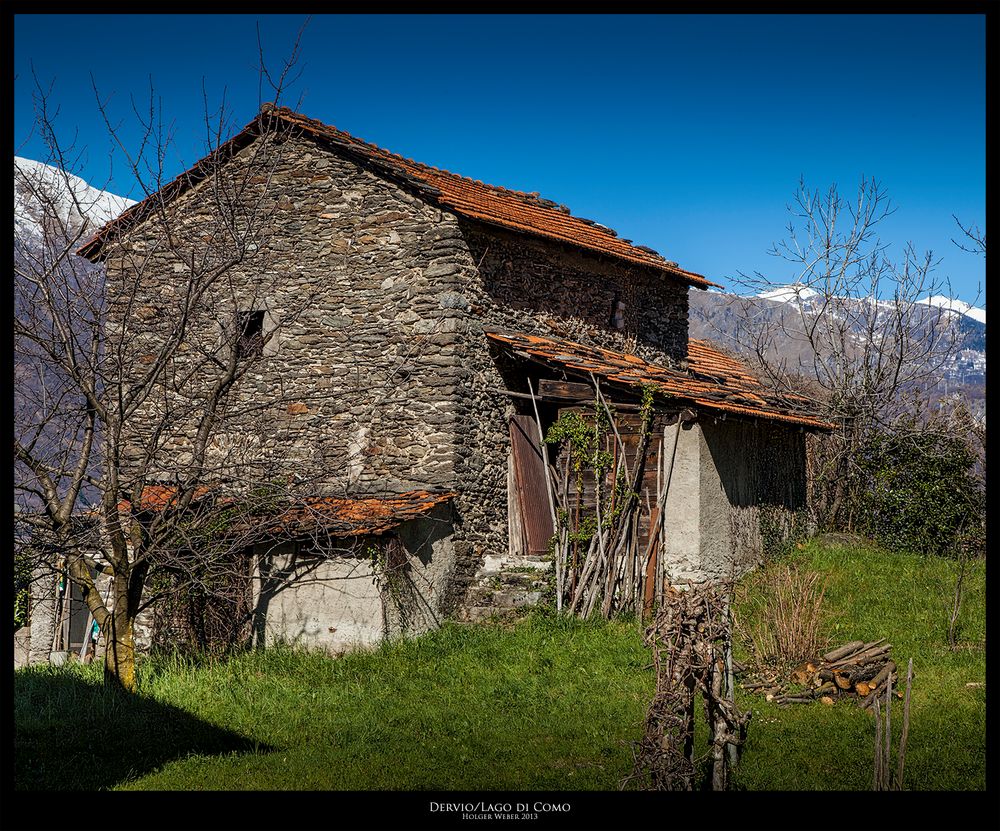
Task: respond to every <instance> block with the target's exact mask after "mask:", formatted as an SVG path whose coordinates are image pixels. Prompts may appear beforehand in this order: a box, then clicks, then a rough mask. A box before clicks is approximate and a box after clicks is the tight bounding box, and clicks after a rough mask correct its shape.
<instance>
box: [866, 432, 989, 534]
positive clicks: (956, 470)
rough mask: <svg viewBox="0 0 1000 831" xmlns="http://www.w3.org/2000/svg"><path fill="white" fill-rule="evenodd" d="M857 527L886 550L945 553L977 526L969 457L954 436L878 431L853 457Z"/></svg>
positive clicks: (980, 511)
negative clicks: (857, 478) (856, 477)
mask: <svg viewBox="0 0 1000 831" xmlns="http://www.w3.org/2000/svg"><path fill="white" fill-rule="evenodd" d="M857 461H858V473H859V476H860V477H861V481H860V485H861V486H860V489H859V491H860V492H859V499H858V516H857V523H856V525H857V528H858V530H860V531H862V533H865V534H867V535H868V536H870V537H871V538H873V539H875V540H877V541H878V542H879V543H881V544H882V545H883V546H885V547H886V548H891V549H893V550H896V551H904V550H909V551H918V552H921V553H924V554H949V553H952V552H955V551H956V550H957V549H958V546H959V545H960V544H962V543H963V542H968V540H970V539H975V537H976V536H977V532H978V530H979V529H981V527H982V525H983V516H984V508H985V504H984V495H983V492H982V488H981V486H980V484H979V481H978V480H977V478H976V476H975V472H974V467H975V462H976V460H975V457H974V455H973V454H972V452H971V451H970V449H969V447H968V445H967V444H966V442H965V441H963V440H962V439H961V438H960V437H957V436H950V435H946V434H943V433H936V432H924V433H916V432H908V431H907V432H901V433H895V434H891V435H886V434H883V435H878V436H876V437H874V438H873V439H871V440H870V441H869V442H868V443H867V444H866V445H865V446H864V447H863V448H862V450H861V453H860V454H859V456H858V459H857Z"/></svg>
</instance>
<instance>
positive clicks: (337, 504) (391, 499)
mask: <svg viewBox="0 0 1000 831" xmlns="http://www.w3.org/2000/svg"><path fill="white" fill-rule="evenodd" d="M454 496H455V494H454V493H435V492H432V491H409V492H408V493H401V494H395V495H391V496H378V497H375V496H373V497H357V498H349V497H344V498H339V497H338V498H316V499H313V500H309V501H308V502H307V503H306V504H304V505H300V506H296V507H295V508H292V509H289V510H287V511H285V512H284V513H282V514H279V515H278V516H277V517H276V519H275V522H274V524H273V525H271V526H270V527H268V528H267V533H268V535H270V536H295V535H296V534H307V533H310V532H312V531H321V532H322V533H324V534H326V535H328V536H331V537H357V536H368V535H372V536H374V535H378V534H384V533H385V532H386V531H390V530H392V529H393V528H395V527H396V526H397V525H401V524H402V523H404V522H407V521H408V520H411V519H415V518H416V517H418V516H421V515H423V514H426V513H427V512H429V511H430V510H432V509H433V508H435V507H436V506H437V505H440V504H442V503H444V502H447V501H448V500H449V499H452V498H453V497H454Z"/></svg>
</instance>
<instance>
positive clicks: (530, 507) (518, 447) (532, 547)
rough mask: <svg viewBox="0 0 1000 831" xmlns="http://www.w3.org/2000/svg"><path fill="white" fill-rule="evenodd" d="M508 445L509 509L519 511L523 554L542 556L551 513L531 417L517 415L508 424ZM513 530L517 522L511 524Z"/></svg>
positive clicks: (542, 461) (547, 536) (542, 465)
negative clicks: (510, 461) (510, 470)
mask: <svg viewBox="0 0 1000 831" xmlns="http://www.w3.org/2000/svg"><path fill="white" fill-rule="evenodd" d="M510 446H511V454H512V456H513V476H512V477H511V478H512V486H513V487H514V489H515V493H513V494H511V496H512V499H511V500H510V501H511V509H512V510H516V511H517V512H518V515H519V516H518V519H519V521H520V522H519V524H520V527H521V528H522V529H523V530H522V533H523V539H524V544H525V547H526V549H527V550H526V551H525V553H527V554H532V555H540V554H544V553H545V552H546V551H548V548H549V540H551V539H552V535H553V534H554V533H555V529H554V528H553V527H552V511H551V509H550V508H549V497H548V491H547V490H546V487H545V460H544V458H543V457H542V449H541V445H540V443H539V439H538V425H537V424H536V422H535V420H534V418H532V417H531V416H522V415H516V416H514V417H513V418H512V419H511V421H510ZM511 525H512V527H516V526H517V525H518V523H516V522H512V523H511Z"/></svg>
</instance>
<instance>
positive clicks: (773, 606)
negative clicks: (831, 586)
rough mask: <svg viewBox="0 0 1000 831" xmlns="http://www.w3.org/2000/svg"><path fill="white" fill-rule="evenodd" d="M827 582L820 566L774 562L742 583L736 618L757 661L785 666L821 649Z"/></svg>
mask: <svg viewBox="0 0 1000 831" xmlns="http://www.w3.org/2000/svg"><path fill="white" fill-rule="evenodd" d="M826 584H827V580H826V579H825V578H824V577H823V576H822V575H821V574H819V572H816V571H808V570H805V569H801V568H799V567H797V566H795V565H788V564H784V563H771V564H770V565H767V566H765V567H764V568H762V569H760V570H759V571H758V572H756V573H755V574H752V575H751V576H750V577H749V578H748V579H746V580H744V581H742V582H741V583H740V584H739V585H738V587H737V590H736V604H735V613H734V615H733V622H734V626H735V629H736V632H737V634H738V635H739V637H740V639H741V640H742V641H743V643H744V645H745V646H746V648H747V651H748V652H749V653H750V656H751V658H752V660H753V661H754V662H755V663H756V664H757V665H758V666H763V665H780V666H787V665H790V664H795V663H799V662H801V661H804V660H807V659H809V658H815V657H816V656H817V655H819V654H820V652H822V651H823V648H824V646H825V639H824V637H823V635H822V630H823V626H824V624H825V622H826V611H825V607H824V605H823V598H824V596H825V594H826Z"/></svg>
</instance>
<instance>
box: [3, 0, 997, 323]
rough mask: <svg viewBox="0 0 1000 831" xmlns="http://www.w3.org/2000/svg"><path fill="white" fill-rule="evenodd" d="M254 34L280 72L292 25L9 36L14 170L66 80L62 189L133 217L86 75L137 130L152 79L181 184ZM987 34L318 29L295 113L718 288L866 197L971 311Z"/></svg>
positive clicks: (110, 27) (916, 22)
mask: <svg viewBox="0 0 1000 831" xmlns="http://www.w3.org/2000/svg"><path fill="white" fill-rule="evenodd" d="M258 20H259V21H260V29H261V32H262V37H263V42H264V47H265V53H266V55H267V56H268V58H269V60H271V61H274V62H277V61H278V60H279V59H280V57H281V56H283V55H285V54H287V53H288V51H289V50H290V48H291V46H292V43H293V42H294V39H295V34H296V32H297V31H298V29H299V27H300V26H301V24H302V23H303V21H304V17H303V16H300V15H287V16H285V15H18V16H16V17H15V33H14V35H15V43H14V45H15V54H14V70H15V76H16V79H15V83H14V105H15V124H14V140H15V153H17V154H18V155H22V156H27V157H29V158H34V159H42V160H44V159H45V148H44V145H43V144H42V143H41V142H40V140H39V138H38V137H37V135H32V133H31V126H32V119H33V112H32V92H33V84H34V82H33V80H32V66H33V68H34V72H35V74H36V75H37V76H38V78H39V79H40V80H41V81H42V82H43V84H45V85H46V86H48V84H49V83H54V86H53V91H52V95H51V98H50V103H51V104H56V105H58V107H59V115H58V119H57V126H58V128H59V131H60V135H61V137H62V140H63V141H73V140H75V142H76V147H77V149H78V150H79V149H81V148H86V153H85V154H84V155H82V156H81V157H80V159H79V161H78V163H76V164H75V165H74V166H73V172H74V173H76V174H78V175H80V176H82V177H83V178H85V179H87V180H88V181H89V182H91V183H92V184H95V185H98V186H102V187H104V186H107V185H110V189H111V190H114V191H115V192H117V193H120V194H123V195H126V196H133V197H135V196H136V195H137V192H136V189H135V187H134V183H133V182H130V181H128V179H126V178H124V176H123V175H122V174H123V173H124V171H123V168H122V166H121V165H116V166H115V167H114V175H113V177H112V178H111V180H110V182H109V179H108V177H109V175H110V173H109V170H110V168H109V163H108V151H109V142H108V138H107V134H106V131H105V130H104V128H103V126H102V125H101V123H100V121H99V118H98V116H97V110H96V107H95V103H94V92H93V89H92V88H91V75H92V76H93V79H94V81H95V82H96V85H97V88H98V89H99V91H100V93H101V95H102V97H105V98H108V97H110V104H109V109H110V111H111V112H112V113H113V116H114V117H115V118H116V119H122V120H123V123H124V124H126V125H128V122H129V119H130V118H131V117H132V116H131V104H130V99H136V100H137V101H138V102H139V103H140V106H148V95H149V86H150V78H151V79H152V84H153V86H154V88H155V90H156V93H157V96H158V97H159V98H160V99H161V101H162V108H163V113H164V116H165V118H166V119H167V121H168V122H169V124H170V127H171V129H172V131H173V134H174V136H175V138H176V143H177V146H176V148H175V149H174V151H173V152H172V154H171V155H170V156H169V157H168V158H167V160H166V165H167V168H168V170H167V172H168V174H169V175H170V176H173V175H176V174H177V173H179V172H180V171H181V170H183V169H185V168H186V167H188V166H190V165H191V164H192V163H193V162H194V161H196V160H197V159H198V158H200V156H201V155H203V152H204V136H205V128H204V122H203V97H202V88H203V84H204V88H205V90H206V92H207V96H208V99H209V101H210V102H211V103H212V105H213V106H216V105H217V104H218V102H219V100H220V97H221V96H222V94H223V92H225V95H226V98H227V103H228V105H229V107H230V111H231V113H232V118H233V122H234V124H236V123H238V125H239V126H242V125H243V124H244V123H246V122H247V121H249V120H250V119H251V118H252V117H253V115H254V113H255V112H256V110H257V106H258V101H259V97H258V77H257V71H256V66H257V38H256V28H255V27H256V24H257V22H258ZM985 37H986V36H985V20H984V17H983V16H981V15H903V14H899V15H885V16H882V15H662V16H651V17H646V16H621V17H619V16H599V17H597V16H594V17H592V16H396V15H384V16H341V15H316V16H313V17H312V19H311V21H310V22H309V25H308V27H307V28H306V30H305V33H304V35H303V39H302V58H301V61H300V64H299V69H301V71H302V74H301V76H300V77H299V79H298V80H297V81H296V83H295V84H294V85H293V86H292V87H291V88H290V90H289V91H288V93H287V94H286V97H285V102H286V103H288V104H296V103H298V102H299V99H300V97H301V104H300V109H301V110H302V111H303V112H304V113H306V114H307V115H309V116H311V117H313V118H318V119H320V120H322V121H325V122H327V123H330V124H334V125H336V126H337V127H339V128H341V129H344V130H347V131H348V132H350V133H353V134H354V135H356V136H359V137H360V138H364V139H366V140H368V141H371V142H374V143H376V144H378V145H380V146H382V147H385V148H387V149H389V150H392V151H394V152H397V153H401V154H402V155H404V156H408V157H412V158H414V159H417V160H418V161H422V162H426V163H428V164H432V165H435V166H438V167H443V168H446V169H448V170H452V171H454V172H457V173H461V174H463V175H465V176H471V177H472V178H475V179H481V180H483V181H487V182H492V183H494V184H499V185H504V186H507V187H511V188H516V189H520V190H527V191H539V192H541V194H542V195H543V196H546V197H548V198H551V199H554V200H556V201H557V202H561V203H564V204H566V205H568V206H569V207H570V208H571V209H572V211H573V213H574V214H577V215H580V216H584V217H589V218H592V219H596V220H598V221H600V222H602V223H603V224H605V225H609V226H611V227H612V228H615V229H616V230H617V231H618V232H619V234H620V235H621V236H623V237H627V238H630V239H632V240H634V241H635V242H636V243H637V244H645V245H650V246H652V247H653V248H655V249H657V250H658V251H660V252H661V253H663V254H664V256H666V257H667V258H668V259H673V260H677V261H678V262H679V263H680V264H681V265H682V266H684V267H686V268H690V269H692V270H694V271H697V272H699V273H701V274H704V275H706V276H707V277H709V278H710V279H712V280H716V281H718V282H722V283H723V284H729V283H731V278H732V277H733V276H734V275H735V274H736V272H738V271H744V272H752V271H755V270H757V271H761V272H763V273H765V274H766V275H768V277H770V278H771V279H773V280H775V281H776V282H786V281H788V280H790V279H791V278H792V276H793V271H792V269H791V267H790V266H789V265H787V264H784V263H782V262H781V261H780V260H777V259H775V258H774V257H770V256H768V254H767V253H766V252H767V250H768V249H769V248H770V246H771V244H772V243H773V242H775V241H777V240H779V239H780V238H781V237H782V236H783V235H784V233H785V226H786V224H787V222H788V214H787V211H786V205H787V204H788V203H789V202H790V201H791V199H792V197H793V195H794V192H795V189H796V186H797V184H798V181H799V177H800V176H802V177H804V179H805V181H806V184H807V185H809V186H811V187H815V188H821V189H825V188H827V187H828V186H829V185H830V184H832V183H836V184H837V185H838V187H839V188H840V190H841V192H842V193H843V194H845V195H848V194H851V193H853V192H854V190H855V189H856V187H857V183H858V181H859V180H860V178H861V177H862V176H868V177H872V176H874V177H876V178H877V179H878V180H880V181H881V183H882V184H883V185H884V187H885V188H886V190H887V191H888V192H889V194H890V196H891V197H892V199H893V202H894V203H895V204H896V205H897V207H898V210H897V212H896V213H895V214H894V215H893V216H892V217H891V219H890V220H889V221H887V222H886V224H885V225H884V227H883V231H882V236H883V239H885V240H886V241H889V242H891V243H893V244H894V246H895V248H896V250H898V248H899V247H900V246H901V245H902V244H903V243H905V242H907V241H912V242H913V243H914V244H915V246H916V248H917V249H918V250H919V251H921V252H923V251H925V250H927V249H932V250H933V251H934V253H935V255H936V256H937V257H939V258H941V264H940V266H939V274H940V275H942V276H947V277H949V278H950V279H951V281H952V289H953V291H952V293H953V295H954V296H957V297H960V298H962V299H964V300H966V301H969V302H973V301H976V299H977V292H978V290H979V287H980V286H981V285H982V284H983V282H984V273H985V264H984V261H983V259H982V258H980V257H977V256H974V255H971V254H966V253H964V252H962V251H960V250H959V249H958V248H956V247H955V245H954V244H953V243H952V242H951V240H952V238H953V237H956V236H957V234H958V229H957V228H956V226H955V223H954V220H953V219H952V215H953V214H954V215H957V216H958V217H959V218H960V219H962V221H963V222H965V223H976V224H978V225H979V226H980V227H983V226H984V222H985V99H986V93H985V61H986V57H985ZM270 97H271V96H270V95H267V94H265V95H264V100H267V99H269V98H270ZM124 135H125V137H126V141H127V142H129V141H134V140H135V139H136V137H137V132H135V131H134V130H131V129H129V128H127V129H126V130H125V133H124ZM978 304H979V305H985V298H984V297H979V299H978Z"/></svg>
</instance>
